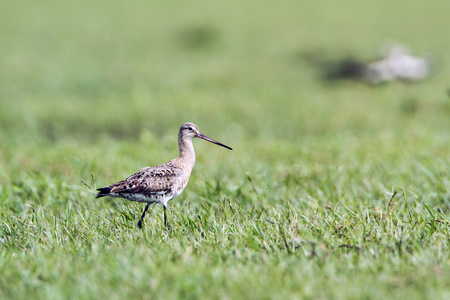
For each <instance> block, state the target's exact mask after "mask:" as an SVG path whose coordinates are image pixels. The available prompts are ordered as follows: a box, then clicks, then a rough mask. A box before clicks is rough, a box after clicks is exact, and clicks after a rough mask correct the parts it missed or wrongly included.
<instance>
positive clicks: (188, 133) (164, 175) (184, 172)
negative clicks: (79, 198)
mask: <svg viewBox="0 0 450 300" xmlns="http://www.w3.org/2000/svg"><path fill="white" fill-rule="evenodd" d="M193 138H200V139H203V140H206V141H208V142H211V143H214V144H216V145H219V146H222V147H225V148H227V149H230V150H233V149H232V148H230V147H228V146H226V145H224V144H222V143H219V142H217V141H215V140H213V139H211V138H209V137H207V136H205V135H203V134H202V133H201V132H200V131H199V129H198V127H197V125H195V124H193V123H184V124H183V125H181V127H180V131H179V132H178V151H179V155H178V157H177V158H175V159H173V160H171V161H169V162H167V163H165V164H163V165H159V166H156V167H147V168H144V169H142V170H141V171H140V172H137V173H136V174H134V175H131V176H130V177H128V178H127V179H125V180H122V181H119V182H117V183H114V184H111V185H110V186H107V187H103V188H99V189H97V190H98V191H99V192H98V194H97V197H96V198H100V197H104V196H111V197H120V198H124V199H127V200H130V201H137V202H144V203H147V205H146V206H145V208H144V212H143V213H142V216H141V218H140V220H139V222H138V226H139V228H142V221H143V219H144V217H145V213H146V212H147V210H148V208H149V206H150V204H152V203H159V204H162V206H163V208H164V224H165V226H166V227H167V228H170V227H169V224H168V223H167V215H166V209H167V202H169V201H170V200H172V199H174V198H176V197H177V196H178V195H180V194H181V192H182V191H183V190H184V188H185V187H186V185H187V183H188V180H189V176H190V175H191V171H192V168H194V164H195V152H194V145H193V143H192V139H193Z"/></svg>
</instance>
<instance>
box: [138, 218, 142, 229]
mask: <svg viewBox="0 0 450 300" xmlns="http://www.w3.org/2000/svg"><path fill="white" fill-rule="evenodd" d="M138 227H139V229H142V220H139V222H138Z"/></svg>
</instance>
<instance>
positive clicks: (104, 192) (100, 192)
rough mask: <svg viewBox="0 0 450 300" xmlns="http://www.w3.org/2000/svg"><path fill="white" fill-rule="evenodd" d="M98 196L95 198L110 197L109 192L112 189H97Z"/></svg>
mask: <svg viewBox="0 0 450 300" xmlns="http://www.w3.org/2000/svg"><path fill="white" fill-rule="evenodd" d="M97 191H98V194H97V196H96V197H95V198H101V197H105V196H108V195H109V192H111V188H110V187H103V188H99V189H97Z"/></svg>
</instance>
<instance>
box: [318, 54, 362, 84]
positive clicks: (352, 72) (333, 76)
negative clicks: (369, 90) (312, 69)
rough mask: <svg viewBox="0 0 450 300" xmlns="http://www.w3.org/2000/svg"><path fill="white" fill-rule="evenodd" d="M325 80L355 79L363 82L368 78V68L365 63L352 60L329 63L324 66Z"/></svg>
mask: <svg viewBox="0 0 450 300" xmlns="http://www.w3.org/2000/svg"><path fill="white" fill-rule="evenodd" d="M322 68H323V70H325V72H324V78H325V79H328V80H337V79H354V80H361V79H363V78H364V77H365V76H366V73H367V71H368V70H367V67H366V65H365V64H364V63H362V62H360V61H357V60H355V59H352V58H346V59H343V60H342V61H329V62H324V63H323V64H322Z"/></svg>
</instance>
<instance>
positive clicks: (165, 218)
mask: <svg viewBox="0 0 450 300" xmlns="http://www.w3.org/2000/svg"><path fill="white" fill-rule="evenodd" d="M163 207H164V225H166V227H167V229H169V230H170V226H169V223H167V213H166V209H167V207H166V206H165V205H163Z"/></svg>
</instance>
